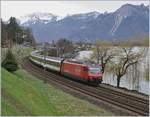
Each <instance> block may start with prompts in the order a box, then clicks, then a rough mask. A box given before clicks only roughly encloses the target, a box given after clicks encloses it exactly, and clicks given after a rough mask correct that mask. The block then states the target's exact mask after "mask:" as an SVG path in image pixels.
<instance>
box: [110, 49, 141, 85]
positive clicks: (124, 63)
mask: <svg viewBox="0 0 150 117" xmlns="http://www.w3.org/2000/svg"><path fill="white" fill-rule="evenodd" d="M119 50H120V52H118V54H119V55H118V56H117V57H116V58H115V61H113V64H112V65H111V67H112V70H113V71H114V73H115V74H116V76H117V87H119V86H120V80H121V78H122V76H124V75H125V74H126V73H127V69H128V68H129V67H130V66H132V65H134V64H136V63H138V61H139V59H140V58H141V56H142V53H143V50H140V51H138V52H137V51H136V50H134V47H128V48H124V47H123V48H119Z"/></svg>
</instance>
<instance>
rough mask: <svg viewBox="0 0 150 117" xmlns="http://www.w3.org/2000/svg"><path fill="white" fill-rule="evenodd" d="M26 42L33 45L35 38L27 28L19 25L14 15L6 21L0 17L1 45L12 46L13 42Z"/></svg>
mask: <svg viewBox="0 0 150 117" xmlns="http://www.w3.org/2000/svg"><path fill="white" fill-rule="evenodd" d="M25 43H26V44H28V45H30V46H35V39H34V37H33V35H32V32H31V30H30V29H29V28H25V27H21V26H20V25H19V24H18V23H17V20H16V18H15V17H11V18H10V19H9V21H8V22H3V21H2V19H1V45H2V47H12V46H13V45H15V44H25Z"/></svg>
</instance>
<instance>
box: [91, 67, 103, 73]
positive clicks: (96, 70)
mask: <svg viewBox="0 0 150 117" xmlns="http://www.w3.org/2000/svg"><path fill="white" fill-rule="evenodd" d="M89 72H90V73H94V74H96V73H100V72H101V70H100V68H89Z"/></svg>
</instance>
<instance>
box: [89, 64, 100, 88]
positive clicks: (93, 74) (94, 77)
mask: <svg viewBox="0 0 150 117" xmlns="http://www.w3.org/2000/svg"><path fill="white" fill-rule="evenodd" d="M88 81H89V82H91V83H94V84H96V85H98V84H100V83H101V82H102V72H101V66H95V65H93V66H88Z"/></svg>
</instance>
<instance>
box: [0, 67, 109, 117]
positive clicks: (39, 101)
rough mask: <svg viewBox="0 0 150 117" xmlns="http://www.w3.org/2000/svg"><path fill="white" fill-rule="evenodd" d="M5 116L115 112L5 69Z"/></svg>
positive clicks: (3, 102)
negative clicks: (107, 110)
mask: <svg viewBox="0 0 150 117" xmlns="http://www.w3.org/2000/svg"><path fill="white" fill-rule="evenodd" d="M1 107H2V115H111V113H109V112H106V111H105V110H103V109H100V108H99V107H97V106H95V105H93V104H90V103H89V102H87V101H84V100H80V99H78V98H75V97H73V96H71V95H70V94H67V93H64V92H63V91H60V90H59V89H56V88H54V87H52V86H50V85H49V84H45V83H43V81H41V80H39V79H37V78H35V77H34V76H32V75H29V74H28V73H27V72H26V71H24V70H18V71H17V72H15V73H13V74H12V73H9V72H8V71H6V70H5V69H3V68H2V106H1Z"/></svg>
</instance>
